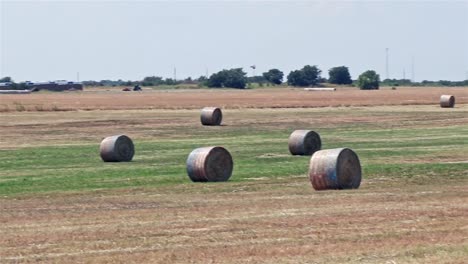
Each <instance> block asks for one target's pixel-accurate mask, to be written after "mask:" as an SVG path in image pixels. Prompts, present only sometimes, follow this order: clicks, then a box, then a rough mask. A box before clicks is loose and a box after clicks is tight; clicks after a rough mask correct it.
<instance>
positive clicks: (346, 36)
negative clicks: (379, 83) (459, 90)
mask: <svg viewBox="0 0 468 264" xmlns="http://www.w3.org/2000/svg"><path fill="white" fill-rule="evenodd" d="M0 3H1V4H0V16H1V19H0V21H1V22H0V23H1V24H0V30H1V34H0V38H1V39H0V45H1V46H0V60H1V63H0V76H11V77H12V78H13V79H14V80H15V81H25V80H31V81H48V80H58V79H66V80H73V81H75V80H76V79H77V72H79V76H80V80H101V79H124V80H141V79H142V78H143V77H145V76H149V75H156V76H162V77H172V76H173V69H174V67H176V68H177V78H178V79H181V78H186V77H188V76H191V77H199V76H200V75H205V74H206V71H207V70H208V72H209V73H210V74H211V73H213V72H215V71H219V70H221V69H224V68H226V69H227V68H233V67H243V68H244V70H245V71H247V72H248V74H249V75H252V69H250V68H249V66H250V65H253V64H255V65H256V66H257V69H256V73H257V74H260V73H262V72H264V71H267V70H268V69H270V68H279V69H280V70H282V71H284V72H285V75H287V74H288V73H289V72H290V71H291V70H294V69H298V68H301V67H302V66H304V65H306V64H310V65H317V66H318V67H319V68H320V69H321V70H322V72H323V73H322V76H324V77H328V69H329V68H331V67H334V66H341V65H345V66H348V67H349V69H350V72H351V75H352V77H353V78H356V77H357V76H358V75H359V74H360V73H362V72H363V71H365V70H368V69H372V70H376V71H377V72H378V73H379V74H380V75H381V78H382V79H384V78H385V77H386V71H385V49H386V48H389V73H390V77H391V78H403V71H404V70H405V71H406V78H408V79H410V78H411V77H412V58H414V68H415V73H414V76H415V79H416V80H417V81H421V80H424V79H427V80H440V79H445V80H463V79H466V78H468V0H465V1H412V2H411V1H335V2H332V1H5V0H0Z"/></svg>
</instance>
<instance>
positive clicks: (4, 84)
mask: <svg viewBox="0 0 468 264" xmlns="http://www.w3.org/2000/svg"><path fill="white" fill-rule="evenodd" d="M11 88H12V83H11V82H1V83H0V90H11Z"/></svg>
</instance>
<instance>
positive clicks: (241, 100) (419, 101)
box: [0, 87, 468, 112]
mask: <svg viewBox="0 0 468 264" xmlns="http://www.w3.org/2000/svg"><path fill="white" fill-rule="evenodd" d="M441 94H452V95H454V96H455V97H456V102H457V103H468V91H467V89H466V88H447V87H440V88H421V87H416V88H415V87H399V88H398V90H390V89H389V88H388V87H386V88H382V89H381V90H375V91H361V90H359V89H357V88H338V90H337V91H335V92H327V91H314V92H311V91H304V90H303V89H302V88H286V87H285V88H265V89H253V90H236V89H186V90H179V89H173V90H152V89H146V88H145V90H144V91H143V92H123V91H121V88H113V87H107V88H106V87H104V88H92V89H86V91H84V92H81V91H77V92H62V93H54V92H42V91H41V92H39V93H33V94H29V95H18V94H16V95H14V94H10V95H2V96H1V97H0V112H10V111H73V110H128V109H141V110H144V109H172V110H174V109H200V108H202V107H205V106H210V105H213V104H216V106H218V107H222V108H224V109H226V108H227V109H239V108H301V107H304V108H310V107H326V106H330V107H333V106H378V105H425V104H433V103H439V98H440V95H441Z"/></svg>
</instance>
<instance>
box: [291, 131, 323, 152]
mask: <svg viewBox="0 0 468 264" xmlns="http://www.w3.org/2000/svg"><path fill="white" fill-rule="evenodd" d="M288 145H289V152H291V154H293V155H302V156H308V155H312V154H314V152H316V151H317V150H320V149H321V148H322V141H321V140H320V135H319V134H318V133H316V132H314V131H312V130H295V131H294V132H292V133H291V135H290V136H289V141H288Z"/></svg>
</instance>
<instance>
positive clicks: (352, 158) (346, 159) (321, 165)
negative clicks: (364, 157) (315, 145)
mask: <svg viewBox="0 0 468 264" xmlns="http://www.w3.org/2000/svg"><path fill="white" fill-rule="evenodd" d="M309 178H310V182H311V183H312V187H313V188H314V189H315V190H317V191H319V190H327V189H357V188H359V185H360V184H361V164H360V162H359V158H358V156H357V155H356V153H355V152H354V151H352V150H351V149H348V148H337V149H325V150H320V151H317V152H315V153H314V155H312V157H311V159H310V164H309Z"/></svg>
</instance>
